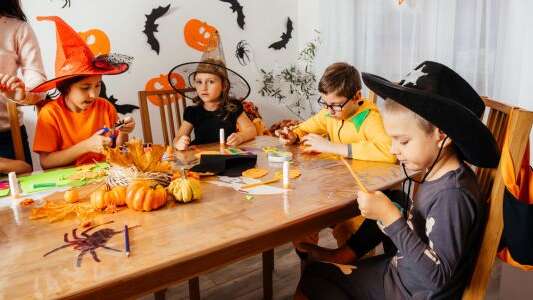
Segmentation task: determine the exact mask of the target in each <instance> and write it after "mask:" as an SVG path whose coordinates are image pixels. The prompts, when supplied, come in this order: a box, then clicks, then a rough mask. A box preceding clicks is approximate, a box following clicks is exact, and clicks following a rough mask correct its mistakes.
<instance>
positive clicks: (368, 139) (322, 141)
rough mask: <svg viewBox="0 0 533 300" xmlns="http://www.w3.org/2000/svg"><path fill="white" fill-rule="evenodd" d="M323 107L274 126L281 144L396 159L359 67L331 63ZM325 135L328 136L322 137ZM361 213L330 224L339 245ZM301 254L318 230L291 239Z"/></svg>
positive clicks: (313, 241) (322, 84) (361, 157)
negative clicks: (366, 93)
mask: <svg viewBox="0 0 533 300" xmlns="http://www.w3.org/2000/svg"><path fill="white" fill-rule="evenodd" d="M318 90H319V92H320V94H321V97H320V98H319V99H318V103H320V104H321V105H322V107H323V108H324V109H322V110H321V111H320V112H318V113H317V114H316V115H314V116H312V117H311V118H309V119H308V120H306V121H304V122H303V123H301V124H299V125H297V126H296V127H294V128H292V129H291V128H287V127H285V128H283V129H279V130H276V132H275V134H276V135H277V136H278V137H279V138H280V140H281V142H282V143H284V144H294V143H296V142H298V141H301V142H302V143H303V144H304V146H305V148H304V149H305V151H308V152H324V153H333V154H338V155H342V156H344V157H349V158H353V159H359V160H369V161H381V162H389V163H394V162H396V158H395V156H394V155H392V154H391V152H390V148H391V138H390V137H389V136H388V135H387V133H386V132H385V128H384V127H383V121H382V119H381V115H380V113H379V111H378V109H377V107H376V106H375V104H374V103H372V102H370V101H366V100H364V99H363V98H362V97H361V77H360V75H359V71H357V69H356V68H354V67H353V66H352V65H349V64H347V63H334V64H332V65H330V66H329V67H328V68H327V69H326V70H325V71H324V75H322V78H321V79H320V82H319V84H318ZM325 135H327V138H325V137H323V136H325ZM363 220H364V218H363V217H355V218H352V219H349V220H347V221H345V222H342V223H339V224H337V225H335V226H334V228H333V236H334V237H335V239H336V240H337V244H338V246H339V247H342V246H344V245H345V244H346V241H347V240H348V239H349V238H350V236H351V235H352V234H353V233H355V232H356V231H357V229H358V228H359V226H360V225H361V223H362V222H363ZM293 243H294V245H295V247H296V253H297V254H298V255H299V256H300V258H302V259H305V258H307V253H304V252H305V250H303V249H302V248H300V247H299V245H300V243H311V244H317V243H318V232H317V233H314V234H311V235H307V236H305V237H302V238H301V239H300V240H298V241H294V242H293Z"/></svg>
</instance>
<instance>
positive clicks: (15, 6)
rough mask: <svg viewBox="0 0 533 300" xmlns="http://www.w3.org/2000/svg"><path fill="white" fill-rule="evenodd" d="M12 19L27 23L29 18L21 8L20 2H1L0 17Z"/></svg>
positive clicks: (6, 0) (11, 0)
mask: <svg viewBox="0 0 533 300" xmlns="http://www.w3.org/2000/svg"><path fill="white" fill-rule="evenodd" d="M1 16H5V17H11V18H16V19H19V20H21V21H24V22H27V21H28V18H26V15H25V14H24V12H23V11H22V8H21V7H20V0H2V1H0V17H1Z"/></svg>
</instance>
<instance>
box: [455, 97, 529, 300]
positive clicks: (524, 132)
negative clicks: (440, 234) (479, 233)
mask: <svg viewBox="0 0 533 300" xmlns="http://www.w3.org/2000/svg"><path fill="white" fill-rule="evenodd" d="M483 100H484V101H485V105H486V106H487V108H488V116H487V118H486V124H487V127H488V128H489V129H490V131H491V132H492V134H493V135H494V137H495V139H496V142H497V143H498V146H499V148H500V150H501V149H502V146H503V142H504V138H505V134H506V131H509V133H510V136H509V141H508V143H509V144H508V145H509V150H510V152H511V157H512V158H513V164H514V167H515V169H516V168H518V166H519V164H520V163H521V158H522V157H523V155H524V151H525V148H526V144H527V142H528V140H529V134H530V132H531V125H532V124H533V112H530V111H526V110H522V109H515V110H514V111H513V113H512V114H510V113H511V111H512V110H513V107H511V106H508V105H505V104H502V103H500V102H497V101H494V100H491V99H489V98H483ZM511 133H512V134H511ZM500 168H501V166H498V169H478V170H477V172H476V173H477V177H478V181H479V183H480V185H481V192H482V195H483V197H485V198H483V199H487V201H488V205H489V212H488V217H487V221H486V222H487V223H486V225H485V230H484V233H483V238H482V241H481V246H480V248H479V249H480V251H479V255H478V257H477V261H476V265H475V268H474V272H473V274H472V277H471V279H470V282H469V284H468V285H467V287H466V289H465V291H464V293H463V299H465V300H466V299H468V300H471V299H480V300H481V299H484V298H485V292H486V289H487V285H488V281H489V278H490V274H491V271H492V266H493V264H494V260H495V258H496V253H497V251H498V245H499V243H500V238H501V235H502V231H503V195H504V191H505V184H504V182H503V178H502V176H501V169H500Z"/></svg>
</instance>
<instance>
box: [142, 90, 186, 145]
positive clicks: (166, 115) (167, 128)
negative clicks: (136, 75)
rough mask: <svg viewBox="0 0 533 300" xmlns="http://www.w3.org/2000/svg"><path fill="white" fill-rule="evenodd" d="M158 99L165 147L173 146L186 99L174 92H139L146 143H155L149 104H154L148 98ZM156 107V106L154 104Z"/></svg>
mask: <svg viewBox="0 0 533 300" xmlns="http://www.w3.org/2000/svg"><path fill="white" fill-rule="evenodd" d="M149 97H155V98H156V99H158V100H159V101H157V102H159V103H160V105H157V106H158V107H159V119H160V120H161V130H162V132H163V141H164V143H165V145H170V144H172V141H173V140H174V137H175V136H176V132H177V131H178V129H179V128H180V126H181V122H182V112H183V110H184V109H185V106H186V105H187V104H186V101H185V98H184V97H183V96H182V95H181V94H180V93H178V92H177V91H174V90H163V91H139V107H140V111H141V122H142V129H143V139H144V142H145V143H153V136H152V126H151V122H150V113H149V110H148V103H152V102H151V101H150V100H149V99H148V98H149ZM153 105H155V104H153Z"/></svg>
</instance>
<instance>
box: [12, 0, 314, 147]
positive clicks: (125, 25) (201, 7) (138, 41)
mask: <svg viewBox="0 0 533 300" xmlns="http://www.w3.org/2000/svg"><path fill="white" fill-rule="evenodd" d="M240 2H241V4H242V5H243V7H244V13H245V16H246V18H245V22H246V25H245V29H244V30H241V29H240V28H239V27H238V26H237V23H236V14H234V13H232V12H231V10H230V8H229V4H227V3H223V2H221V1H218V0H195V1H171V0H168V1H159V0H157V1H146V0H128V1H118V0H116V1H110V0H107V1H104V0H91V1H82V0H70V3H71V7H66V8H61V6H62V5H63V4H64V0H49V1H43V0H22V5H23V9H24V11H25V12H26V14H27V16H28V18H29V23H30V24H31V25H32V27H33V29H34V31H35V33H36V35H37V37H38V39H39V43H40V46H41V49H42V55H43V61H44V65H45V69H46V73H47V76H48V77H49V78H53V76H54V61H55V45H56V39H55V26H54V25H53V23H52V22H44V21H43V22H39V21H37V20H36V18H35V17H36V16H46V15H57V16H60V17H62V18H63V19H64V20H65V21H66V22H67V23H68V24H70V25H71V26H72V27H73V28H74V29H75V30H76V31H86V30H88V29H91V28H98V29H101V30H103V31H105V32H106V33H107V35H108V37H109V39H110V42H111V52H116V53H123V54H128V55H131V56H133V57H134V58H135V61H134V64H133V67H132V68H131V70H130V71H128V72H127V73H125V74H122V75H118V76H105V77H104V82H105V83H106V86H107V89H108V91H107V94H108V95H111V94H112V95H114V96H115V98H117V99H119V104H125V103H130V104H135V105H138V100H137V91H138V90H142V89H144V86H145V83H146V82H147V81H148V80H149V79H150V78H152V77H154V76H157V75H159V74H166V73H167V72H168V71H169V70H170V69H171V68H172V67H173V66H175V65H177V64H179V63H183V62H187V61H196V60H199V58H200V56H201V53H200V52H199V51H197V50H194V49H192V48H190V47H189V46H187V45H186V43H185V41H184V38H183V26H184V24H185V23H186V22H187V21H188V20H189V19H191V18H196V19H200V20H203V21H205V22H207V23H208V24H210V25H213V26H215V27H216V28H217V29H218V30H219V31H220V34H221V37H222V44H223V48H224V52H225V55H226V62H227V65H228V67H230V68H232V69H233V70H235V71H237V72H239V73H240V74H242V75H243V76H244V77H245V78H246V79H247V80H248V81H249V83H250V85H251V86H252V93H251V95H250V97H249V98H250V99H251V100H253V101H254V103H255V104H256V105H258V106H259V109H260V112H261V113H262V114H263V117H264V118H265V120H266V121H267V123H268V124H270V123H272V122H273V121H276V120H279V119H282V118H292V117H293V116H291V115H290V114H289V113H288V112H287V110H286V109H284V107H283V106H282V105H279V104H277V103H275V102H274V101H273V100H271V99H268V98H266V97H261V96H260V95H258V94H257V91H258V90H259V89H260V84H259V80H260V76H259V69H260V68H265V69H276V68H277V69H279V68H281V66H284V65H286V64H289V63H294V62H295V60H296V55H297V52H298V50H299V46H300V45H304V44H305V43H306V42H307V41H309V40H311V39H312V36H313V29H314V28H313V25H312V24H313V22H314V21H312V20H315V18H316V15H317V14H318V5H317V3H318V2H317V0H312V1H309V2H308V1H305V4H304V1H303V0H292V1H286V0H285V1H284V0H269V1H257V0H256V1H252V0H240ZM308 3H311V5H308ZM168 4H171V8H170V11H169V12H168V13H167V14H166V15H164V16H163V17H161V18H160V19H158V21H157V22H156V23H157V24H159V32H158V33H156V36H157V38H158V40H159V42H160V45H161V50H160V53H159V55H157V54H156V53H155V52H154V51H153V50H151V49H150V47H149V45H148V44H147V42H146V37H145V35H144V34H143V33H142V30H143V28H144V22H145V16H144V15H145V14H149V13H150V12H151V10H152V9H153V8H155V7H157V6H166V5H168ZM308 7H310V8H308ZM287 17H290V18H291V19H292V20H293V22H294V24H295V26H294V28H295V30H294V31H293V40H291V41H290V42H289V43H288V46H287V49H282V50H280V51H275V50H273V49H269V48H268V45H269V44H271V43H272V42H274V41H276V40H278V39H279V37H280V35H281V33H282V32H284V31H285V23H286V20H287ZM300 19H303V20H304V22H303V23H302V22H300ZM300 36H301V37H300ZM243 39H244V40H246V41H247V42H248V43H249V45H250V46H251V51H252V53H251V55H250V56H251V58H252V62H251V63H250V64H248V65H247V66H241V65H240V64H239V63H238V62H237V60H236V58H235V56H234V52H235V46H236V44H237V43H238V41H240V40H243ZM133 116H134V117H135V119H136V121H137V128H136V130H135V131H134V133H133V135H134V136H138V137H141V136H142V130H141V123H140V116H139V111H138V110H136V111H134V113H133ZM35 121H36V113H35V112H34V111H33V110H32V109H30V108H26V109H25V123H26V127H27V128H28V131H29V135H30V144H31V143H32V141H33V135H34V132H33V131H34V130H33V129H34V128H35ZM152 123H154V122H152ZM153 128H154V130H153V131H158V130H157V129H156V128H155V127H154V125H153ZM160 136H161V135H160V134H159V138H160ZM155 138H156V142H157V141H162V139H160V140H158V136H157V135H155Z"/></svg>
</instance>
